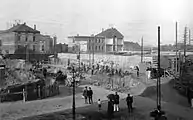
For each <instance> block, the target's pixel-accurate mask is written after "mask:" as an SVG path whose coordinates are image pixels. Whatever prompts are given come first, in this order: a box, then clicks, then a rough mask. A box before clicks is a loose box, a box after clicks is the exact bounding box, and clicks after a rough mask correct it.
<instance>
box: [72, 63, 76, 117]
mask: <svg viewBox="0 0 193 120" xmlns="http://www.w3.org/2000/svg"><path fill="white" fill-rule="evenodd" d="M72 73H73V76H72V78H73V103H72V114H73V120H76V117H75V115H76V111H75V109H76V108H75V75H74V73H75V69H74V66H72Z"/></svg>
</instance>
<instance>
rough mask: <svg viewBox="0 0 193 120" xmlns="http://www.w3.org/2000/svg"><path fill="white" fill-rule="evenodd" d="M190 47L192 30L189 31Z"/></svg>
mask: <svg viewBox="0 0 193 120" xmlns="http://www.w3.org/2000/svg"><path fill="white" fill-rule="evenodd" d="M189 45H191V30H190V29H189Z"/></svg>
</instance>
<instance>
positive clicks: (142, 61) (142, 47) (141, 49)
mask: <svg viewBox="0 0 193 120" xmlns="http://www.w3.org/2000/svg"><path fill="white" fill-rule="evenodd" d="M142 62H143V37H142V38H141V63H142Z"/></svg>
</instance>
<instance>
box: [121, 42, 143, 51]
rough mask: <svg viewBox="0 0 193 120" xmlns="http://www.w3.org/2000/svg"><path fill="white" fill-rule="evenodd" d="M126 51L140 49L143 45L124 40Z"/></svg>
mask: <svg viewBox="0 0 193 120" xmlns="http://www.w3.org/2000/svg"><path fill="white" fill-rule="evenodd" d="M123 50H124V51H139V50H141V46H140V45H139V44H138V43H134V42H130V41H124V47H123Z"/></svg>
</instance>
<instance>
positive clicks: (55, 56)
mask: <svg viewBox="0 0 193 120" xmlns="http://www.w3.org/2000/svg"><path fill="white" fill-rule="evenodd" d="M56 40H57V38H56V36H54V64H56V58H57V55H56V54H57V53H56Z"/></svg>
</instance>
